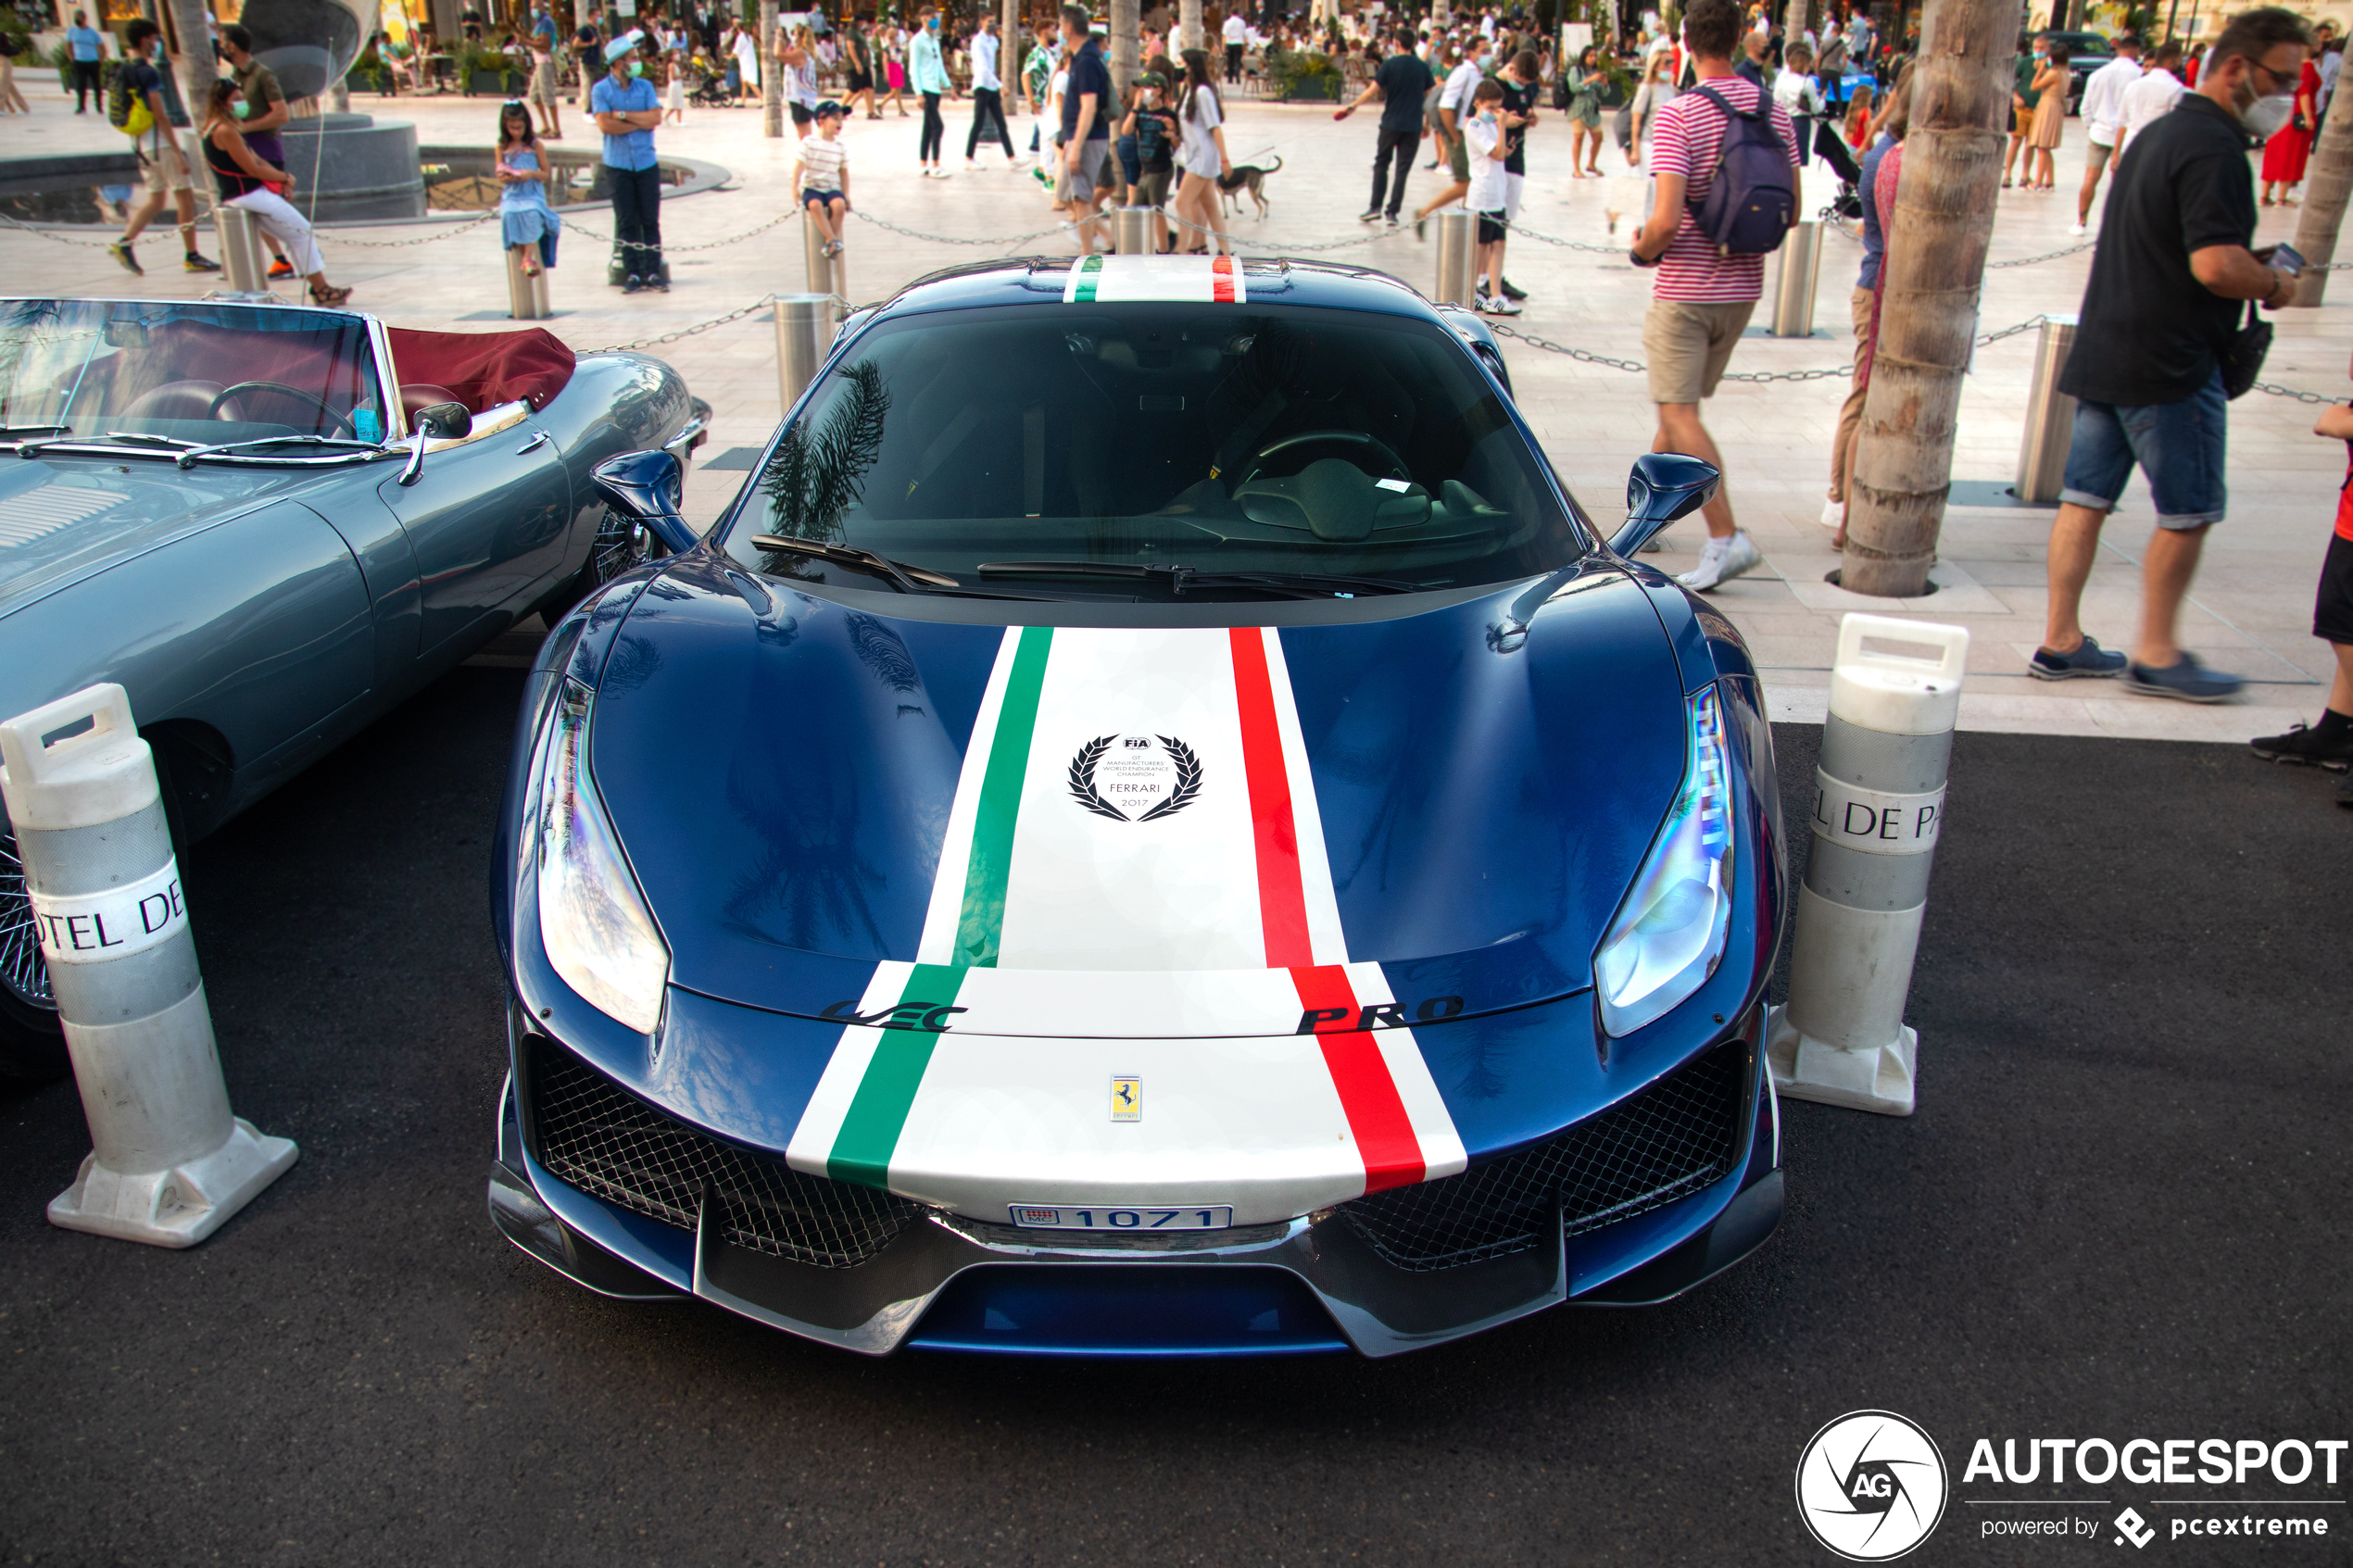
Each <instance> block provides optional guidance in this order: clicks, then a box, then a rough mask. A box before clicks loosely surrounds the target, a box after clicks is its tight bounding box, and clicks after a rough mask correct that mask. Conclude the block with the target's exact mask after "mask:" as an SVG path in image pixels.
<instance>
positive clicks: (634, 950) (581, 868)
mask: <svg viewBox="0 0 2353 1568" xmlns="http://www.w3.org/2000/svg"><path fill="white" fill-rule="evenodd" d="M590 704H591V695H590V693H589V690H588V688H587V687H586V686H584V685H582V684H580V683H579V682H577V681H575V680H573V679H572V678H570V677H569V676H567V677H565V679H564V683H563V686H562V689H561V690H560V691H559V692H558V693H557V694H556V705H555V711H554V712H552V713H550V714H549V715H548V718H547V733H546V734H544V735H542V736H541V738H540V743H539V755H540V760H539V764H538V767H537V768H536V769H535V774H536V778H535V785H534V789H533V801H534V809H535V811H536V812H537V813H538V834H539V844H538V862H539V940H540V942H541V943H542V945H544V946H545V947H546V948H547V961H548V962H549V963H550V964H552V965H553V966H554V967H555V971H556V972H557V973H558V974H560V975H561V976H562V977H563V980H564V984H566V985H570V986H571V987H572V988H573V990H575V991H577V992H579V993H580V995H581V996H582V997H585V998H586V999H587V1000H588V1002H589V1003H590V1004H591V1005H592V1006H594V1007H595V1008H596V1009H597V1010H598V1011H599V1012H603V1013H606V1014H608V1015H610V1016H611V1017H613V1018H615V1019H618V1020H619V1021H620V1022H623V1023H626V1024H627V1025H629V1027H630V1028H632V1029H635V1030H636V1031H637V1032H638V1033H639V1034H651V1033H652V1032H653V1029H654V1025H655V1024H657V1023H659V1022H661V993H662V987H663V986H664V985H667V984H668V983H669V979H670V948H669V947H668V945H666V944H665V943H664V942H663V941H662V939H661V932H660V931H659V930H657V929H656V928H655V926H654V920H653V916H652V915H651V914H650V913H649V912H648V910H647V909H646V902H645V899H644V897H642V896H640V895H639V893H638V891H637V879H636V878H635V877H634V876H632V875H631V874H630V872H629V862H628V861H627V860H626V859H623V856H622V853H621V844H620V841H619V839H618V838H617V837H616V836H615V834H614V833H613V831H612V824H611V822H609V821H607V820H606V817H605V809H604V805H603V803H602V802H601V801H599V800H598V798H597V785H596V781H595V780H594V779H592V778H591V777H590V776H589V773H588V767H587V756H586V752H587V744H588V713H589V708H590Z"/></svg>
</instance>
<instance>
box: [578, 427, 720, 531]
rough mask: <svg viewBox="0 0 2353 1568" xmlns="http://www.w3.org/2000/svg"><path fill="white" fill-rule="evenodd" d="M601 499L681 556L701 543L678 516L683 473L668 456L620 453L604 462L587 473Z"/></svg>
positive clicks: (684, 520)
mask: <svg viewBox="0 0 2353 1568" xmlns="http://www.w3.org/2000/svg"><path fill="white" fill-rule="evenodd" d="M589 477H590V478H591V479H593V480H595V481H596V483H597V488H598V490H600V491H602V492H603V493H604V495H605V499H606V500H608V501H610V503H611V504H612V505H614V506H616V507H619V508H621V509H622V510H623V511H624V512H627V513H628V514H629V515H630V516H631V517H634V518H635V519H636V520H637V521H639V522H642V523H644V524H645V525H646V527H647V528H648V530H650V531H651V532H652V533H653V535H654V537H655V538H657V539H660V540H661V542H662V543H663V544H664V545H666V546H669V547H670V552H671V554H673V555H682V554H684V553H685V552H686V551H688V550H691V549H693V548H694V547H695V546H697V545H699V544H701V543H702V541H701V540H700V539H698V538H697V537H696V536H695V531H694V530H693V529H692V528H690V527H688V526H687V525H686V519H685V518H683V517H681V516H680V515H679V514H678V505H679V501H680V498H681V497H682V496H683V495H685V493H686V469H685V468H684V467H682V466H681V465H680V463H679V461H678V459H677V458H676V457H675V456H673V454H671V453H668V452H624V453H623V454H622V455H621V456H620V457H618V458H606V459H605V460H604V461H603V462H601V463H598V465H597V466H596V468H595V469H593V470H590V472H589Z"/></svg>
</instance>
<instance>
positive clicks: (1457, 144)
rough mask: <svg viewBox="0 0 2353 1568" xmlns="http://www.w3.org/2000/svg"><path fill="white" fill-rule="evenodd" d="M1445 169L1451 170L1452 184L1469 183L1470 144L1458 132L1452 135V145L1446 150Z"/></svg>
mask: <svg viewBox="0 0 2353 1568" xmlns="http://www.w3.org/2000/svg"><path fill="white" fill-rule="evenodd" d="M1446 163H1447V167H1448V168H1449V169H1453V174H1454V183H1455V184H1457V185H1467V184H1469V183H1470V142H1469V140H1468V139H1467V138H1466V137H1465V136H1464V135H1463V134H1462V133H1461V132H1455V134H1454V143H1453V145H1452V146H1451V147H1449V148H1447V150H1446Z"/></svg>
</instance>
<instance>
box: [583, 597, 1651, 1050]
mask: <svg viewBox="0 0 2353 1568" xmlns="http://www.w3.org/2000/svg"><path fill="white" fill-rule="evenodd" d="M1533 598H1534V596H1531V595H1530V594H1529V591H1528V585H1527V584H1515V585H1513V586H1511V587H1508V588H1506V589H1504V590H1502V591H1499V592H1498V593H1497V594H1495V595H1494V596H1491V597H1483V598H1478V599H1473V600H1470V601H1467V602H1458V603H1454V604H1452V605H1447V606H1443V607H1441V608H1435V609H1431V610H1428V611H1427V612H1424V613H1419V614H1412V613H1408V614H1403V615H1390V616H1386V617H1377V618H1370V619H1362V620H1355V621H1348V622H1344V623H1340V624H1323V625H1311V626H1287V627H1284V628H1282V629H1280V630H1279V631H1277V630H1275V629H1272V628H1265V627H1255V626H1244V627H1240V628H1232V629H1229V628H1227V627H1222V626H1212V627H1188V628H1182V629H1157V628H1156V629H1110V628H1103V627H1071V626H1063V627H1059V628H1047V627H1030V628H1026V629H1024V628H1019V627H1015V628H1011V629H1008V628H1006V627H1003V626H994V625H965V624H945V623H941V622H939V621H928V620H918V619H914V618H912V617H909V618H898V617H891V616H884V615H880V614H874V613H867V612H864V611H862V610H856V609H850V608H845V607H844V606H843V605H841V604H839V603H837V602H833V601H830V600H825V599H819V598H816V597H812V596H806V595H802V594H798V593H795V592H793V591H791V590H790V589H788V588H786V587H785V586H784V585H782V584H778V583H774V582H768V583H762V582H760V581H756V580H754V579H752V578H750V577H749V576H747V575H745V574H743V573H741V572H736V571H724V570H720V569H718V568H716V567H714V566H711V565H710V564H708V563H703V562H699V561H695V562H688V563H685V564H682V565H680V566H678V567H676V568H673V570H672V571H670V572H668V573H667V574H665V575H664V576H663V577H662V578H661V579H660V580H658V581H657V582H655V583H651V584H649V585H648V588H647V589H646V591H645V592H644V593H642V594H641V595H639V596H638V597H637V599H636V602H635V607H634V608H632V609H631V610H630V612H629V616H628V619H627V621H625V623H624V624H623V627H622V628H621V633H620V635H619V636H618V638H617V639H616V640H615V642H614V644H613V646H612V649H611V652H610V657H609V659H608V660H607V662H606V664H605V666H604V670H603V673H602V678H601V681H600V684H599V696H598V706H597V710H596V717H595V720H594V722H593V726H592V731H591V734H592V753H591V756H592V767H593V770H594V772H595V776H596V779H597V783H598V787H599V789H600V790H601V792H602V794H603V797H604V799H605V802H606V804H607V808H608V809H609V810H610V813H611V815H612V818H613V820H614V822H615V825H616V827H617V828H618V830H619V833H620V835H621V839H622V841H623V845H624V846H625V847H626V849H627V852H628V854H629V857H630V859H631V862H632V864H633V866H634V868H635V871H636V872H637V875H638V877H639V880H640V881H641V883H642V884H643V885H644V888H645V891H646V893H647V896H648V900H649V902H650V904H651V907H652V909H653V911H654V914H655V917H656V919H657V920H658V921H659V922H660V923H661V928H662V931H663V933H664V935H666V937H667V938H668V941H669V943H670V946H671V948H672V951H673V970H672V979H673V984H675V985H680V986H684V987H686V988H688V989H690V990H694V991H698V992H701V993H703V994H705V995H709V996H711V997H719V998H723V999H726V1000H731V1001H737V1002H743V1003H747V1004H749V1005H752V1006H756V1007H761V1008H767V1009H771V1010H777V1011H782V1012H789V1013H795V1014H799V1015H802V1016H809V1017H821V1018H828V1019H833V1020H837V1021H847V1020H849V1019H850V1018H851V1017H853V1016H855V1017H857V1018H859V1019H861V1020H862V1021H867V1020H880V1019H882V1018H885V1017H887V1016H889V1014H890V1012H891V1010H893V1009H894V1008H904V1007H908V1006H913V1005H915V1004H917V1003H921V1004H923V1005H924V1007H925V1008H930V1007H947V1006H950V1005H952V1006H954V1007H956V1008H957V1009H958V1010H959V1014H958V1015H956V1016H954V1027H955V1029H956V1030H957V1031H958V1032H959V1033H960V1034H965V1035H970V1034H976V1033H977V1034H986V1033H1006V1034H1023V1035H1111V1036H1121V1035H1127V1036H1133V1035H1139V1034H1143V1033H1149V1034H1151V1035H1156V1036H1161V1037H1167V1036H1172V1035H1193V1036H1201V1035H1260V1034H1268V1033H1282V1034H1290V1033H1291V1032H1293V1030H1294V1028H1295V1027H1297V1026H1299V1025H1300V1024H1301V1022H1302V1016H1303V1014H1302V1001H1305V1002H1306V1003H1307V1004H1308V1006H1309V1008H1311V1009H1312V1008H1314V1007H1315V1006H1318V1005H1320V1003H1319V1001H1318V997H1322V993H1324V992H1329V993H1331V995H1330V996H1328V997H1322V999H1323V1000H1327V1001H1331V1002H1333V1003H1334V1004H1335V1005H1345V1006H1357V1005H1384V1004H1393V1005H1395V1006H1396V1007H1398V1008H1399V1009H1401V1012H1400V1013H1399V1014H1397V1015H1395V1020H1396V1022H1411V1021H1413V1020H1416V1019H1419V1020H1422V1021H1429V1020H1434V1019H1438V1018H1451V1017H1458V1016H1465V1015H1467V1014H1476V1013H1478V1012H1484V1011H1493V1010H1501V1009H1505V1008H1511V1007H1517V1006H1524V1005H1526V1004H1528V1003H1529V1002H1532V1001H1536V1000H1540V999H1542V998H1544V997H1558V996H1562V995H1565V994H1567V993H1570V992H1573V991H1576V990H1579V989H1580V988H1582V987H1584V986H1586V985H1590V983H1591V980H1590V975H1591V960H1592V951H1593V947H1594V946H1595V944H1596V942H1597V940H1598V938H1599V936H1600V935H1601V933H1602V931H1603V928H1604V925H1605V923H1606V922H1608V920H1609V918H1610V916H1611V915H1612V913H1613V912H1614V911H1615V909H1617V904H1618V902H1619V900H1620V898H1621V897H1622V896H1623V894H1624V892H1625V889H1626V886H1627V884H1628V882H1629V879H1630V878H1631V876H1632V874H1633V872H1634V870H1635V868H1636V866H1637V864H1638V863H1639V861H1640V859H1641V857H1642V854H1643V852H1644V850H1645V848H1646V847H1647V846H1648V845H1649V843H1650V840H1651V838H1652V836H1653V834H1654V833H1655V830H1656V828H1657V825H1658V823H1659V822H1660V820H1661V819H1662V817H1663V815H1664V813H1665V811H1666V809H1667V805H1668V804H1669V802H1670V800H1671V798H1672V796H1673V794H1674V791H1675V789H1676V787H1677V784H1678V783H1679V781H1680V777H1681V772H1682V768H1683V753H1684V740H1683V725H1682V721H1681V718H1680V701H1679V698H1680V695H1681V691H1682V684H1681V680H1680V674H1679V671H1678V667H1677V664H1676V661H1675V658H1674V655H1673V653H1672V650H1671V648H1670V646H1669V645H1668V642H1667V637H1666V634H1665V633H1664V632H1663V631H1662V630H1661V627H1660V624H1659V621H1658V618H1657V615H1656V612H1655V611H1654V610H1653V608H1651V606H1650V604H1649V602H1648V600H1647V599H1646V597H1645V596H1644V595H1643V594H1642V591H1641V589H1640V588H1638V587H1637V586H1636V585H1635V584H1633V583H1631V582H1629V580H1628V579H1627V578H1626V576H1625V575H1624V574H1623V572H1622V571H1619V570H1617V569H1616V568H1613V567H1609V566H1607V565H1604V564H1601V563H1596V564H1595V565H1594V566H1593V567H1592V569H1591V570H1590V571H1587V572H1585V573H1584V574H1582V575H1580V576H1575V577H1572V578H1570V579H1569V580H1568V581H1567V582H1566V583H1561V584H1559V585H1558V586H1557V588H1556V589H1555V590H1554V591H1553V592H1551V593H1550V595H1549V596H1546V597H1542V598H1541V607H1540V606H1538V605H1536V604H1535V603H1533V602H1532V601H1533ZM1515 602H1516V604H1517V608H1518V609H1519V611H1520V613H1521V614H1522V615H1523V616H1524V617H1525V619H1526V620H1527V621H1528V623H1529V624H1528V629H1527V631H1526V633H1525V635H1521V634H1519V633H1518V629H1517V628H1516V626H1515V625H1513V624H1512V622H1511V621H1510V617H1511V615H1512V612H1513V609H1514V608H1515ZM1058 608H1059V607H1058ZM1367 608H1371V607H1367ZM1531 611H1532V613H1531ZM1045 972H1051V979H1047V978H1044V977H1043V976H1044V974H1045ZM935 992H937V993H939V995H937V996H934V995H933V994H932V993H935ZM1342 993H1345V994H1344V995H1343V994H1342ZM942 1016H943V1018H944V1017H946V1016H949V1015H945V1014H943V1015H942ZM933 1026H934V1027H937V1026H938V1025H937V1023H935V1024H934V1025H933Z"/></svg>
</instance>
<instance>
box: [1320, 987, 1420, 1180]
mask: <svg viewBox="0 0 2353 1568" xmlns="http://www.w3.org/2000/svg"><path fill="white" fill-rule="evenodd" d="M1290 977H1291V983H1292V984H1293V985H1296V986H1298V987H1299V1005H1300V1006H1301V1007H1302V1008H1307V1009H1311V1010H1313V1009H1318V1008H1320V1009H1326V1010H1329V1009H1332V1008H1344V1009H1346V1010H1347V1016H1348V1018H1349V1019H1350V1020H1353V1019H1354V1018H1355V1017H1356V1016H1357V1013H1356V992H1355V989H1354V987H1353V986H1351V985H1349V984H1348V972H1347V971H1346V970H1344V969H1341V968H1340V966H1338V965H1337V964H1327V965H1325V966H1323V967H1321V968H1305V967H1295V968H1293V969H1292V970H1291V972H1290ZM1334 1022H1336V1023H1337V1022H1339V1021H1338V1020H1335V1021H1334ZM1315 1043H1316V1044H1317V1045H1319V1046H1321V1047H1323V1048H1324V1066H1325V1067H1326V1068H1327V1070H1328V1071H1329V1072H1330V1073H1331V1075H1332V1087H1333V1088H1335V1089H1337V1090H1339V1091H1340V1110H1342V1111H1343V1112H1345V1113H1346V1114H1347V1117H1348V1130H1349V1132H1350V1133H1351V1134H1352V1135H1353V1136H1354V1137H1355V1139H1356V1151H1357V1153H1359V1154H1360V1155H1362V1156H1363V1157H1364V1160H1365V1191H1366V1192H1379V1191H1381V1190H1382V1189H1384V1188H1386V1187H1402V1186H1411V1185H1414V1184H1415V1183H1416V1182H1418V1181H1420V1180H1421V1179H1422V1178H1423V1177H1424V1176H1425V1175H1426V1174H1427V1173H1428V1166H1427V1165H1426V1164H1424V1163H1423V1160H1422V1145H1421V1140H1420V1139H1419V1138H1417V1137H1416V1136H1415V1135H1414V1123H1413V1119H1412V1118H1411V1117H1409V1116H1407V1115H1406V1114H1405V1102H1404V1100H1403V1099H1402V1098H1399V1096H1398V1093H1397V1085H1396V1082H1395V1081H1394V1080H1393V1079H1391V1078H1390V1075H1389V1062H1388V1060H1387V1059H1385V1058H1384V1057H1383V1056H1382V1055H1381V1053H1380V1047H1378V1045H1376V1044H1374V1042H1373V1037H1372V1036H1371V1035H1368V1034H1366V1033H1365V1032H1364V1031H1363V1030H1361V1029H1346V1028H1339V1029H1335V1030H1333V1031H1332V1032H1331V1033H1329V1034H1327V1033H1324V1032H1323V1031H1320V1030H1319V1031H1317V1032H1316V1035H1315Z"/></svg>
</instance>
